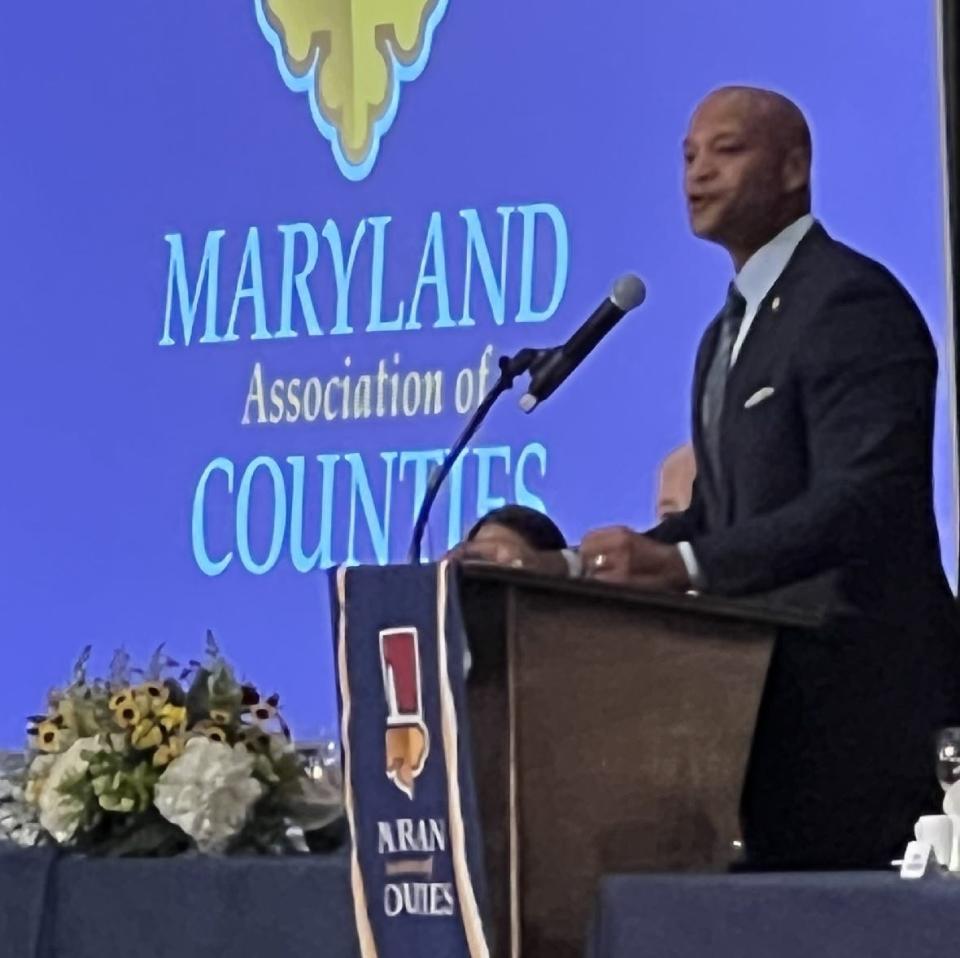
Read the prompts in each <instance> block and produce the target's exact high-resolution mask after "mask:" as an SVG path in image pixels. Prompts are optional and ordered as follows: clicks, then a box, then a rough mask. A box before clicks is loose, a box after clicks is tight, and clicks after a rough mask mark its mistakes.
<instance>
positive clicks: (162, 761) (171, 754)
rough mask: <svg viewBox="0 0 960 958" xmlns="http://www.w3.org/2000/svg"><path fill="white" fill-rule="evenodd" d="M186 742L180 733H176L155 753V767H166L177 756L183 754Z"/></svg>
mask: <svg viewBox="0 0 960 958" xmlns="http://www.w3.org/2000/svg"><path fill="white" fill-rule="evenodd" d="M185 744H186V743H185V742H184V740H183V739H182V738H181V737H180V736H179V735H174V736H173V737H172V738H170V739H169V740H168V741H166V742H164V743H163V745H161V746H160V747H159V748H158V749H157V750H156V751H155V752H154V753H153V764H154V767H155V768H166V766H167V765H169V764H170V763H171V762H172V761H173V760H174V759H175V758H179V757H180V756H181V755H183V749H184V746H185Z"/></svg>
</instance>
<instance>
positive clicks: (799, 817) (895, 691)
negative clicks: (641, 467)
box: [651, 225, 960, 867]
mask: <svg viewBox="0 0 960 958" xmlns="http://www.w3.org/2000/svg"><path fill="white" fill-rule="evenodd" d="M717 334H718V323H717V322H716V321H715V322H714V323H713V324H711V326H710V327H709V328H708V329H707V331H706V333H705V335H704V337H703V340H702V342H701V345H700V349H699V353H698V356H697V362H696V372H695V380H694V393H693V399H694V401H693V441H694V448H695V450H696V454H697V464H698V477H697V480H696V484H695V487H694V493H693V501H692V504H691V506H690V508H689V509H688V510H687V511H686V512H684V513H681V514H679V515H676V516H673V517H670V518H668V519H667V520H666V521H665V522H664V523H662V524H661V525H660V526H658V527H657V528H656V529H655V530H653V532H652V533H651V534H652V535H653V536H654V537H656V538H658V539H660V540H661V541H664V542H680V541H684V540H686V541H689V542H690V543H691V544H692V546H693V550H694V553H695V554H696V557H697V560H698V562H699V565H700V567H701V570H702V572H703V574H704V578H705V581H706V585H707V589H708V590H709V591H711V592H715V593H720V594H726V595H750V594H757V593H769V592H772V591H774V590H775V594H777V595H778V597H779V598H780V600H782V601H783V600H785V601H788V602H791V603H792V604H795V605H800V606H803V607H806V608H808V609H810V610H812V611H816V612H818V613H820V614H821V615H822V616H823V617H824V619H823V621H824V625H823V627H822V628H821V629H820V630H819V631H817V632H815V633H813V634H810V633H805V634H802V633H794V634H786V635H784V636H783V637H782V638H781V639H780V640H779V641H778V643H777V645H776V647H775V649H774V654H773V660H772V662H771V667H770V672H769V675H768V678H767V685H766V689H765V692H764V700H763V703H762V705H761V710H760V715H759V717H758V726H757V730H756V734H755V738H754V748H753V753H752V757H751V763H750V768H749V771H748V776H747V783H746V787H745V790H744V796H743V807H742V812H743V825H744V833H745V836H744V837H745V839H746V845H747V848H748V853H749V855H750V857H751V859H752V860H753V861H754V862H755V863H757V864H763V865H771V866H781V867H795V866H805V865H808V866H812V867H816V866H829V865H870V864H882V863H883V862H884V860H889V856H890V855H892V854H895V853H896V852H897V851H902V850H903V843H905V842H906V840H907V838H908V837H909V832H910V826H911V825H912V823H913V821H914V819H915V818H916V817H917V816H918V815H920V814H923V813H936V812H938V811H939V803H940V800H941V799H940V796H941V795H942V793H940V792H939V786H938V785H937V783H936V779H935V775H934V744H933V740H934V734H935V730H936V729H937V728H938V727H939V726H942V725H945V724H950V723H952V722H953V723H957V722H960V696H958V685H960V682H958V679H960V638H958V636H960V630H958V620H957V613H956V604H955V600H954V598H953V595H952V593H951V592H950V589H949V586H948V584H947V582H946V580H945V578H944V574H943V570H942V567H941V563H940V548H939V542H938V536H937V529H936V524H935V520H934V513H933V503H932V445H933V420H934V392H935V386H936V375H937V361H936V354H935V351H934V347H933V343H932V341H931V338H930V334H929V331H928V329H927V327H926V324H925V323H924V320H923V317H922V316H921V314H920V312H919V310H918V309H917V306H916V305H915V304H914V302H913V301H912V299H911V298H910V296H909V295H908V294H907V292H906V291H905V290H904V289H903V287H902V286H901V285H900V284H899V283H898V282H897V281H896V279H894V277H893V276H892V275H891V274H890V273H889V272H888V271H887V270H886V269H885V268H884V267H883V266H881V265H880V264H878V263H876V262H874V261H872V260H870V259H867V258H866V257H864V256H862V255H860V254H859V253H856V252H854V251H853V250H851V249H849V248H848V247H846V246H844V245H842V244H841V243H838V242H836V241H835V240H833V239H831V238H830V237H829V236H828V235H827V233H826V232H825V230H824V229H823V228H822V227H821V226H819V225H815V226H814V227H813V228H812V229H811V230H810V232H809V233H808V234H807V235H806V236H805V237H804V239H803V240H802V242H801V243H800V245H799V247H798V248H797V250H796V252H795V253H794V255H793V257H792V259H791V260H790V262H789V264H788V265H787V267H786V269H785V271H784V272H783V274H782V275H781V277H780V278H779V280H778V281H777V282H776V284H775V285H774V287H773V288H772V289H771V291H770V293H769V294H768V296H767V297H766V299H765V300H764V302H763V303H762V304H761V306H760V309H759V311H758V313H757V316H756V318H755V320H754V323H753V326H752V327H751V330H750V333H749V335H748V336H747V338H746V340H745V342H744V345H743V348H742V351H741V353H740V355H739V357H738V360H737V362H736V364H735V365H734V366H733V368H732V370H731V371H730V376H729V379H728V381H727V391H726V398H725V402H724V408H723V416H722V421H721V426H720V428H721V441H720V446H721V456H720V459H721V468H720V469H719V470H718V471H719V473H720V474H719V475H717V476H713V475H711V474H710V472H709V469H708V467H707V465H706V458H705V456H704V455H703V448H704V447H703V438H702V435H701V430H700V397H701V394H702V384H703V380H704V377H705V375H706V371H707V368H708V367H709V363H710V359H711V358H712V355H713V351H714V348H715V345H716V340H717ZM764 387H771V388H772V389H773V390H774V392H773V393H772V394H770V395H769V396H768V398H766V399H765V400H764V401H762V402H759V403H756V404H753V405H751V406H750V407H747V406H746V405H745V404H746V402H747V400H748V399H749V398H750V397H751V396H753V395H754V394H755V393H756V392H757V391H758V390H761V389H763V388H764Z"/></svg>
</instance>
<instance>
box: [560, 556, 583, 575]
mask: <svg viewBox="0 0 960 958" xmlns="http://www.w3.org/2000/svg"><path fill="white" fill-rule="evenodd" d="M560 555H562V556H563V561H564V562H566V564H567V575H568V576H570V578H571V579H579V578H580V576H582V575H583V558H582V557H581V555H580V550H579V549H561V550H560Z"/></svg>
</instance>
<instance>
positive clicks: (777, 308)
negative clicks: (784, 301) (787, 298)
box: [770, 296, 780, 313]
mask: <svg viewBox="0 0 960 958" xmlns="http://www.w3.org/2000/svg"><path fill="white" fill-rule="evenodd" d="M770 308H771V309H772V310H773V311H774V312H775V313H779V312H780V297H779V296H774V297H773V302H772V303H771V304H770Z"/></svg>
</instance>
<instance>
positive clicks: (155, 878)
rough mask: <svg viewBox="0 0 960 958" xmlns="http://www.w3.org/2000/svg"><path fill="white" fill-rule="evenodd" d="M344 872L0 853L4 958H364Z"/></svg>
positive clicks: (301, 860)
mask: <svg viewBox="0 0 960 958" xmlns="http://www.w3.org/2000/svg"><path fill="white" fill-rule="evenodd" d="M347 863H348V862H347V857H346V855H344V854H343V853H338V854H331V855H314V856H308V855H304V856H296V857H289V858H267V857H264V858H204V857H200V856H196V857H184V858H175V859H163V860H148V859H88V858H81V857H75V856H64V857H60V858H55V857H54V855H53V854H51V853H49V852H45V851H40V850H34V851H13V852H10V851H8V852H0V958H104V956H116V958H119V956H133V955H136V956H142V958H168V956H169V958H211V956H220V955H243V956H265V958H357V955H358V949H357V944H356V936H355V933H354V924H353V904H352V901H351V898H350V885H349V879H348V868H347Z"/></svg>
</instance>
